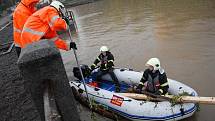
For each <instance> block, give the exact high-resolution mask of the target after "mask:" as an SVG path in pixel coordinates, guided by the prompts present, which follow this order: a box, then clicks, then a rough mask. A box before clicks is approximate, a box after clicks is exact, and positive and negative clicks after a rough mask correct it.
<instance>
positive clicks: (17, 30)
mask: <svg viewBox="0 0 215 121" xmlns="http://www.w3.org/2000/svg"><path fill="white" fill-rule="evenodd" d="M13 31H14V32H18V33H22V30H21V29H17V28H16V27H14V28H13Z"/></svg>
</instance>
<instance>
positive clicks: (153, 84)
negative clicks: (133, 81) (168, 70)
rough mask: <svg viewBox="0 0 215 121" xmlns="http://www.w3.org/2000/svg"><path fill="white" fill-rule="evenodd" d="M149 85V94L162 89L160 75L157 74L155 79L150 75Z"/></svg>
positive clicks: (147, 88)
mask: <svg viewBox="0 0 215 121" xmlns="http://www.w3.org/2000/svg"><path fill="white" fill-rule="evenodd" d="M147 80H148V81H147V84H146V90H148V91H149V92H152V93H153V92H157V91H158V90H159V87H160V81H159V73H157V74H156V76H155V77H154V78H152V76H151V75H150V74H148V79H147Z"/></svg>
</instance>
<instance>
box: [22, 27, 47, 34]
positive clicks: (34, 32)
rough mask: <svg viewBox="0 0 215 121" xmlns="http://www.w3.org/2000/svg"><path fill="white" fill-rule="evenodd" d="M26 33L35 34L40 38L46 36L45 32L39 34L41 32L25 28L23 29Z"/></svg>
mask: <svg viewBox="0 0 215 121" xmlns="http://www.w3.org/2000/svg"><path fill="white" fill-rule="evenodd" d="M23 31H24V32H29V33H31V34H34V35H40V36H43V35H44V34H45V32H39V31H35V30H33V29H30V28H26V27H25V28H24V29H23Z"/></svg>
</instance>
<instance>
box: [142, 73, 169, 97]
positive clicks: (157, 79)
mask: <svg viewBox="0 0 215 121" xmlns="http://www.w3.org/2000/svg"><path fill="white" fill-rule="evenodd" d="M145 82H147V84H146V85H147V86H146V90H147V91H149V92H151V93H157V92H159V94H162V95H165V94H166V93H167V92H168V88H169V85H168V82H167V76H166V73H165V72H164V70H163V69H161V70H157V71H156V72H155V73H152V71H150V70H149V69H146V70H145V71H144V73H143V76H142V78H141V80H140V84H139V86H140V87H141V88H142V87H143V86H144V83H145Z"/></svg>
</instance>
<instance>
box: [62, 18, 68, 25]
mask: <svg viewBox="0 0 215 121" xmlns="http://www.w3.org/2000/svg"><path fill="white" fill-rule="evenodd" d="M62 18H63V19H64V20H65V21H66V23H67V25H69V19H68V18H67V17H62Z"/></svg>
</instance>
